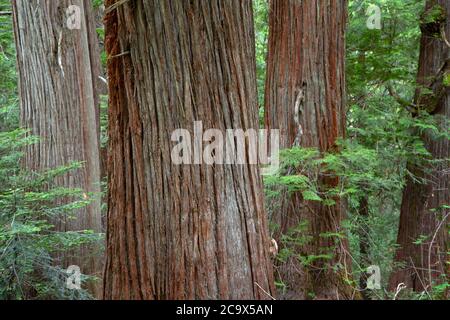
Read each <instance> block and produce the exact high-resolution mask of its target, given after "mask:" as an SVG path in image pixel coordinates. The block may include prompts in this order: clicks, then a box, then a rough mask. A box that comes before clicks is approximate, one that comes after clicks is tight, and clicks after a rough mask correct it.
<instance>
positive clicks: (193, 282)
mask: <svg viewBox="0 0 450 320" xmlns="http://www.w3.org/2000/svg"><path fill="white" fill-rule="evenodd" d="M114 3H116V1H113V0H108V1H107V2H106V6H107V7H109V6H111V5H113V4H114ZM106 25H107V32H106V33H107V51H108V55H109V77H110V81H111V84H110V89H111V92H116V90H118V91H119V92H118V93H117V94H115V95H113V96H112V97H111V98H110V127H111V129H110V150H111V155H110V158H109V168H110V172H109V177H110V190H111V195H110V198H109V204H110V205H109V208H110V209H109V213H108V216H109V223H108V237H107V238H108V252H107V265H106V273H105V292H104V296H105V298H107V299H120V298H133V299H134V298H136V299H219V298H221V299H230V298H234V299H244V298H246V299H254V298H268V296H267V295H266V294H265V293H264V292H262V291H261V290H260V289H259V288H258V286H257V285H256V283H257V284H258V285H259V286H261V287H262V288H264V290H266V291H267V292H268V293H273V283H272V282H273V281H272V271H271V264H270V259H269V258H268V248H269V241H268V234H267V223H266V217H265V214H264V207H263V201H262V196H263V195H262V184H261V179H260V176H259V172H258V167H257V166H255V165H238V166H230V165H219V164H216V165H214V166H208V165H204V164H196V165H182V166H176V165H174V164H173V163H172V160H171V151H172V148H173V147H174V146H175V144H174V143H173V142H171V135H172V132H173V131H174V130H176V129H180V128H182V129H188V130H189V131H190V132H191V133H193V124H194V121H202V122H203V125H204V129H205V130H206V129H210V128H215V129H219V130H221V131H222V132H224V131H225V129H233V128H242V129H243V130H247V129H250V128H254V129H257V128H258V110H257V96H256V75H255V69H256V67H255V61H254V50H255V49H254V38H253V32H254V30H253V20H252V7H251V2H250V1H237V0H233V1H228V2H224V1H218V0H214V1H205V0H196V1H190V2H188V1H181V0H175V1H168V0H160V1H156V0H152V1H134V2H132V3H127V4H124V5H122V6H120V7H119V8H118V9H117V10H114V11H113V12H111V13H109V14H108V15H107V17H106ZM120 53H123V54H124V55H123V56H120V57H116V58H114V56H115V55H117V54H120ZM125 70H126V71H125ZM122 88H123V89H122ZM124 115H126V117H125V116H124ZM132 117H133V118H134V120H135V122H134V125H132V124H131V121H130V119H131V118H132ZM134 126H136V128H139V130H140V131H139V134H137V132H135V131H133V130H132V129H131V128H132V127H134ZM123 131H125V132H129V137H128V140H124V138H123V135H122V134H123ZM122 146H126V148H127V149H128V150H130V152H129V153H126V152H125V153H124V150H123V147H122ZM124 155H125V156H126V157H125V159H127V162H126V163H123V162H122V159H123V158H124ZM137 168H139V170H137ZM124 171H125V172H127V173H128V172H130V174H132V175H134V176H135V177H136V179H135V180H132V179H131V178H128V179H127V178H126V176H125V175H124ZM137 185H139V187H140V189H139V190H136V187H137ZM124 192H126V193H127V194H128V195H129V197H130V198H125V199H122V197H123V196H122V195H121V194H122V193H124ZM122 201H123V202H124V203H126V205H131V202H133V201H134V206H133V207H131V208H130V209H129V210H125V208H122V207H120V204H119V203H120V202H122ZM137 215H139V216H140V217H141V221H140V222H139V223H137V221H135V217H136V216H137ZM125 221H127V222H128V221H134V223H135V228H134V229H131V228H129V229H124V228H123V226H122V225H123V224H124V223H125ZM141 223H142V224H141ZM136 230H140V231H139V232H137V231H136ZM130 242H138V243H139V246H142V250H141V251H140V252H139V253H138V254H136V255H134V254H133V253H132V252H129V251H128V252H125V251H123V254H120V255H119V254H118V253H119V252H118V250H119V248H121V247H123V246H126V245H127V244H128V245H129V244H130ZM127 261H129V262H127ZM134 264H136V265H139V266H140V267H139V268H135V267H133V266H134ZM144 268H145V269H144ZM136 273H145V277H140V278H136ZM124 274H125V275H126V276H124ZM130 278H136V279H137V282H136V283H135V282H134V281H130V280H129V279H130ZM143 287H145V290H143V289H142V290H140V288H143Z"/></svg>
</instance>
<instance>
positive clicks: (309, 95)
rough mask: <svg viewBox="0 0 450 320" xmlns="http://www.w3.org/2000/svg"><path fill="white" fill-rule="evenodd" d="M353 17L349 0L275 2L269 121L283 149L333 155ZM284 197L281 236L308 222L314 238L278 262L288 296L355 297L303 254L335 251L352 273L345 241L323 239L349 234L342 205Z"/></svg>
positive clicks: (278, 216) (333, 181)
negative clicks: (347, 34)
mask: <svg viewBox="0 0 450 320" xmlns="http://www.w3.org/2000/svg"><path fill="white" fill-rule="evenodd" d="M346 16H347V2H346V1H342V0H323V1H295V0H272V1H271V2H270V17H269V49H268V50H269V53H268V65H267V83H266V94H265V125H266V128H268V129H280V130H281V132H280V133H281V148H291V147H299V146H300V147H315V148H319V149H320V151H321V152H333V151H335V150H336V141H337V139H338V138H339V137H343V136H344V130H345V100H346V99H345V74H344V72H345V27H346ZM329 174H330V173H328V175H329ZM319 180H320V181H319V184H320V185H321V187H322V190H323V188H325V187H334V186H337V184H338V182H339V181H338V179H337V178H336V177H333V176H332V175H331V176H329V177H328V178H325V177H321V178H319ZM281 199H282V200H281V202H282V203H281V207H280V209H279V210H277V212H274V213H273V220H274V222H275V223H276V224H277V225H279V226H280V233H282V234H285V233H286V232H288V230H290V229H292V228H294V227H297V226H299V225H300V224H301V223H302V222H305V221H307V222H308V223H309V233H310V234H311V235H312V236H313V240H312V241H311V242H310V243H309V244H308V245H305V246H304V247H303V248H301V249H298V250H296V252H293V254H294V255H293V257H291V258H290V259H289V260H288V261H287V262H286V263H281V264H279V265H278V266H277V272H276V273H277V275H278V277H279V278H280V280H281V281H282V282H283V283H285V284H286V285H287V294H286V298H298V299H304V298H308V297H309V296H311V293H313V295H314V296H315V297H316V298H318V299H328V298H329V299H342V298H351V297H352V290H351V288H350V287H348V286H347V285H346V284H344V281H343V279H342V278H343V275H342V274H338V273H334V272H333V271H332V270H330V269H331V268H330V267H329V266H327V262H326V261H323V260H318V261H317V262H316V263H314V265H312V266H303V265H302V264H300V262H299V260H298V258H297V255H298V254H301V255H303V256H308V255H309V256H311V255H316V256H317V255H320V254H321V253H324V252H325V250H327V248H332V250H333V254H334V258H333V261H332V263H334V264H335V263H338V262H340V263H341V264H342V265H344V266H346V267H347V270H349V269H348V268H349V267H350V265H349V264H347V257H346V254H345V252H346V250H347V245H346V243H345V242H343V241H342V242H341V243H340V245H339V246H337V247H336V248H335V245H334V242H333V240H334V239H326V238H325V237H321V234H323V233H336V232H342V229H341V221H342V219H343V217H344V209H343V205H342V203H340V202H339V200H338V199H336V201H337V204H336V205H335V206H324V205H321V204H320V203H318V202H311V201H304V200H303V199H302V196H301V194H298V193H295V194H292V195H288V194H287V193H286V194H284V195H282V197H281ZM280 236H281V235H280V234H278V236H277V238H278V239H279V238H280Z"/></svg>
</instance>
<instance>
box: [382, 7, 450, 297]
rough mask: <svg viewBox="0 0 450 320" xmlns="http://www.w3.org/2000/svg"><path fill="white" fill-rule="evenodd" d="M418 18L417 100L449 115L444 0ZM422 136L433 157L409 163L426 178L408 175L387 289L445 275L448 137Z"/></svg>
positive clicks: (449, 22)
mask: <svg viewBox="0 0 450 320" xmlns="http://www.w3.org/2000/svg"><path fill="white" fill-rule="evenodd" d="M433 8H434V9H438V10H436V11H434V12H439V10H440V11H441V13H442V14H441V15H438V16H435V17H434V19H431V20H429V19H426V15H427V14H429V12H431V11H432V10H433ZM439 8H440V9H439ZM423 20H424V21H423V23H422V25H421V29H422V40H421V51H420V58H419V72H418V79H417V82H418V86H419V88H418V90H417V94H416V105H418V106H419V107H420V108H422V109H424V110H428V111H429V112H430V113H431V114H434V115H436V116H437V117H440V118H441V119H442V118H445V119H446V120H447V121H448V120H449V117H450V88H449V86H448V85H446V84H445V83H444V82H443V79H444V77H448V76H449V74H450V47H449V45H447V44H446V43H445V42H444V40H443V37H444V35H443V33H442V31H444V33H445V36H446V38H447V40H448V39H449V36H450V3H449V2H448V0H439V1H437V0H433V1H431V0H430V1H427V4H426V10H425V14H424V18H423ZM422 88H426V89H430V90H431V91H432V92H433V97H432V99H429V97H430V96H429V94H428V93H427V90H426V89H424V90H422ZM445 129H448V128H445ZM422 138H423V141H424V143H425V147H426V148H427V150H428V151H429V152H430V153H431V155H432V157H433V159H435V160H438V162H437V164H436V165H433V166H430V167H429V168H427V169H425V170H424V169H423V168H420V167H418V166H413V165H410V166H409V170H410V171H411V172H412V173H413V174H414V175H416V176H418V177H420V178H422V179H425V180H426V181H427V182H426V183H423V184H422V183H418V182H417V180H413V179H412V178H411V177H408V179H407V184H406V187H405V190H404V194H403V201H402V206H401V215H400V226H399V232H398V240H397V243H398V245H399V246H400V249H399V250H398V251H397V254H396V257H395V261H397V262H402V263H404V264H405V265H404V267H403V268H401V269H400V270H398V271H397V272H394V273H393V274H392V276H391V279H390V287H391V290H395V289H396V288H397V286H398V285H399V284H400V283H404V284H405V285H406V286H407V287H408V288H409V289H412V290H414V291H424V290H427V291H430V289H431V286H432V283H436V284H438V283H440V282H445V281H446V278H445V275H447V276H448V271H449V267H448V255H447V254H448V249H449V247H448V240H449V237H448V214H449V209H448V206H449V205H450V189H449V187H450V183H449V181H450V179H449V177H450V175H449V172H450V171H449V160H448V159H449V158H450V145H449V144H450V142H449V140H448V139H446V138H439V137H436V135H433V133H432V132H425V133H424V134H423V136H422ZM444 206H447V208H445V207H444ZM439 208H440V210H439ZM435 209H438V210H435ZM421 237H424V238H423V239H424V240H423V241H420V243H416V244H415V243H414V242H416V240H419V239H420V238H421ZM443 276H444V277H443ZM447 279H448V278H447ZM447 281H448V280H447Z"/></svg>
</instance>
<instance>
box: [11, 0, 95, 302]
mask: <svg viewBox="0 0 450 320" xmlns="http://www.w3.org/2000/svg"><path fill="white" fill-rule="evenodd" d="M72 4H73V5H77V6H79V8H80V12H81V17H80V18H81V29H80V30H70V29H69V28H67V16H66V10H67V8H68V7H69V6H70V5H72ZM12 5H13V13H14V17H13V20H14V32H15V40H16V48H17V64H18V73H19V93H20V105H21V125H22V126H23V127H25V128H29V129H30V131H31V132H30V133H31V134H33V135H35V136H39V137H41V139H42V140H41V141H40V142H39V143H37V144H34V145H32V146H30V147H28V149H27V150H26V155H25V167H26V168H27V169H29V170H33V171H37V172H39V171H43V170H46V169H50V168H57V167H60V166H65V165H68V164H71V163H73V162H84V165H83V168H82V169H79V170H77V171H76V172H71V173H69V174H66V175H64V176H62V177H59V178H57V179H56V181H55V183H56V185H57V186H60V187H65V188H81V189H83V190H85V192H86V193H87V194H88V193H93V194H95V196H94V199H93V201H92V203H91V204H90V205H89V206H88V207H86V208H84V209H80V210H78V211H77V212H76V215H75V218H74V219H72V218H69V217H66V218H61V219H59V218H58V219H57V220H56V221H52V223H54V224H55V227H56V230H57V231H79V230H94V231H96V232H101V230H102V228H101V211H100V200H99V197H100V164H99V121H98V98H97V94H96V82H97V78H98V72H99V63H100V62H99V61H98V49H97V47H98V43H97V38H96V37H97V35H96V30H95V27H94V26H93V25H92V3H91V1H88V0H71V1H69V0H58V1H55V0H52V1H39V0H14V1H12ZM91 251H92V248H86V247H85V248H82V249H81V251H80V252H77V253H73V252H71V255H73V256H75V257H79V258H73V257H71V258H69V257H68V256H67V255H66V256H64V257H61V261H59V262H60V263H61V265H62V266H63V267H65V268H66V267H68V266H69V265H78V266H80V268H81V271H82V273H84V274H91V275H92V274H95V275H97V276H100V275H101V274H100V273H101V271H100V270H101V266H100V261H99V259H98V258H96V257H93V256H89V254H92V252H91ZM99 292H100V288H97V287H96V288H95V291H94V294H98V293H99Z"/></svg>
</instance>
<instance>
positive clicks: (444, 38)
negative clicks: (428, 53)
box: [441, 24, 450, 48]
mask: <svg viewBox="0 0 450 320" xmlns="http://www.w3.org/2000/svg"><path fill="white" fill-rule="evenodd" d="M441 37H442V40H444V42H445V44H446V45H447V47H449V48H450V42H449V41H448V39H447V35H446V34H445V24H442V25H441Z"/></svg>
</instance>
